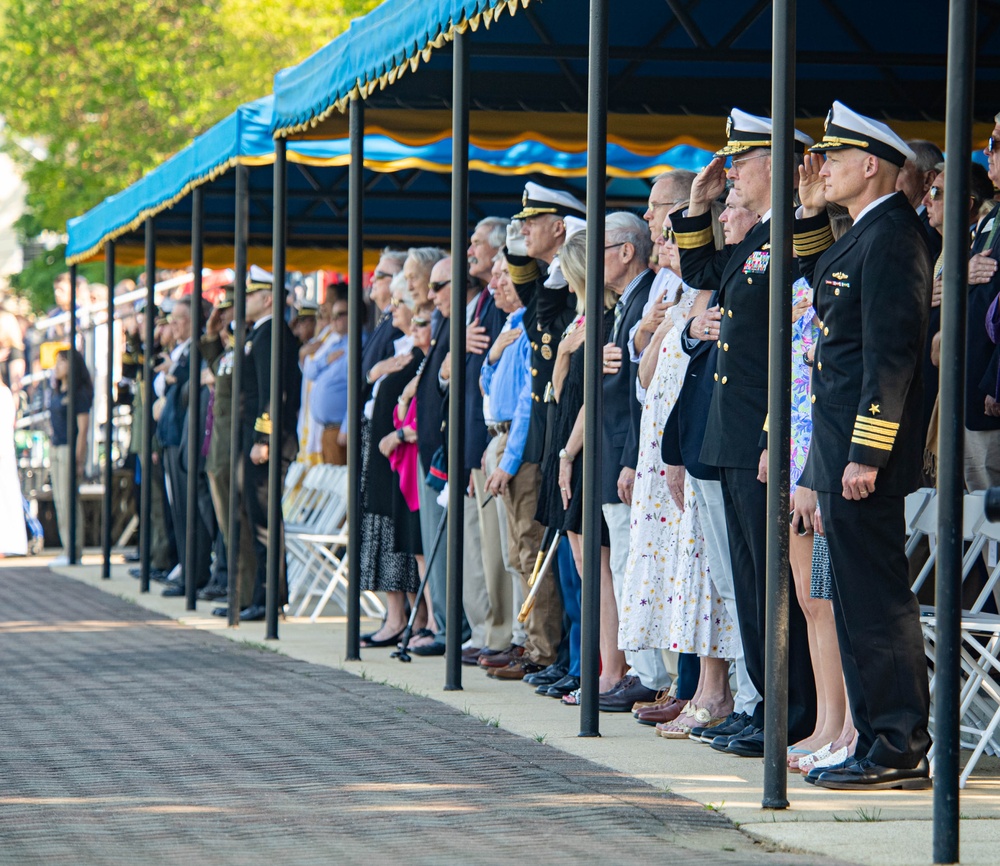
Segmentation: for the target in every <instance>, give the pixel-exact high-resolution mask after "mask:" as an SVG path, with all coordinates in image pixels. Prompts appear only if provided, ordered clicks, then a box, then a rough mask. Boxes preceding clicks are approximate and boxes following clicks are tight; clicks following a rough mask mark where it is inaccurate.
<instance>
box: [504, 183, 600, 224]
mask: <svg viewBox="0 0 1000 866" xmlns="http://www.w3.org/2000/svg"><path fill="white" fill-rule="evenodd" d="M521 208H522V209H521V212H520V213H516V214H514V216H513V217H512V219H516V220H525V219H528V218H529V217H534V216H541V215H543V214H547V213H551V214H555V215H556V216H561V217H566V216H578V217H585V216H586V215H587V206H586V205H585V204H584V203H583V202H582V201H580V199H578V198H576V197H575V196H572V195H570V194H569V193H568V192H562V191H561V190H558V189H549V188H548V187H545V186H542V185H541V184H538V183H534V182H533V181H530V180H529V181H528V182H527V183H526V184H525V185H524V195H523V196H522V197H521Z"/></svg>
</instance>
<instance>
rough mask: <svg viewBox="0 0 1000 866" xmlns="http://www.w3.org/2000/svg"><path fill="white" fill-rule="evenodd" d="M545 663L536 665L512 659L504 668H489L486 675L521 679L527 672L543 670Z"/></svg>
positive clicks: (506, 678)
mask: <svg viewBox="0 0 1000 866" xmlns="http://www.w3.org/2000/svg"><path fill="white" fill-rule="evenodd" d="M544 668H545V665H536V664H535V663H534V662H532V661H522V660H517V661H512V662H511V663H510V664H509V665H507V667H505V668H490V669H489V670H488V671H487V672H486V676H488V677H493V678H494V679H497V680H523V679H524V678H525V677H526V676H527V675H528V674H534V673H538V671H540V670H544Z"/></svg>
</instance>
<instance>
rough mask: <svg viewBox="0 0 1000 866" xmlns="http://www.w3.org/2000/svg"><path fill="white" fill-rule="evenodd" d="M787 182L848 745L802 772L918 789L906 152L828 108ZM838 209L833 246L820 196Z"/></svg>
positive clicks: (859, 120) (922, 668)
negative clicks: (902, 186)
mask: <svg viewBox="0 0 1000 866" xmlns="http://www.w3.org/2000/svg"><path fill="white" fill-rule="evenodd" d="M812 150H813V151H820V152H822V153H825V154H826V155H827V158H826V162H825V163H824V162H823V160H822V157H821V156H820V155H819V153H817V154H810V155H809V157H807V160H806V163H805V165H804V166H803V167H802V169H801V172H800V175H801V178H800V183H799V191H800V197H801V199H802V203H803V208H802V211H801V213H800V216H801V217H802V218H801V219H797V220H796V223H795V248H796V252H797V253H798V256H799V265H800V267H801V269H802V273H803V275H804V276H805V277H806V279H808V280H809V284H810V285H811V286H813V288H814V290H815V293H816V295H815V298H816V300H815V304H816V311H817V313H818V316H819V319H820V323H821V324H820V327H821V329H822V330H821V334H820V337H819V339H818V341H817V343H816V350H815V361H814V367H813V379H812V398H811V399H812V401H813V434H812V442H811V444H810V447H809V456H808V458H807V460H806V467H805V472H804V474H803V477H802V483H803V484H805V485H806V486H807V487H810V488H812V489H814V490H816V491H817V493H818V502H819V504H818V515H817V516H818V518H820V521H821V522H820V524H819V525H820V526H821V527H823V528H824V529H825V530H826V536H827V540H828V543H829V547H830V564H831V567H832V572H833V587H834V593H833V605H834V612H835V614H836V619H837V636H838V638H839V641H840V655H841V659H842V661H843V666H844V678H845V680H846V683H847V694H848V698H849V699H850V704H851V712H852V713H853V716H854V724H855V726H856V727H857V730H858V744H857V749H856V751H855V754H854V756H853V757H852V758H849V759H848V760H847V762H846V763H844V764H841V765H838V766H836V767H831V768H828V769H826V770H814V771H812V772H811V773H810V774H809V776H808V777H807V780H808V781H810V782H813V783H814V784H816V785H819V786H821V787H825V788H841V789H867V788H921V787H928V786H929V785H930V779H929V778H928V765H927V758H926V752H927V747H928V744H929V737H928V733H927V723H928V706H929V696H928V683H927V662H926V660H925V658H924V643H923V637H922V635H921V631H920V609H919V606H918V604H917V599H916V597H915V596H914V595H913V593H912V591H911V590H910V580H909V572H908V568H907V561H906V554H905V552H904V545H905V541H906V530H905V518H904V514H903V502H904V497H905V496H906V494H908V493H910V492H912V491H913V490H915V489H916V488H917V486H918V485H919V484H920V469H921V460H922V452H923V444H924V439H923V429H922V423H921V422H922V415H921V401H922V400H923V391H922V387H921V381H920V380H921V358H922V352H923V343H924V337H925V334H926V333H927V315H928V309H929V307H930V293H931V260H930V253H929V251H928V249H927V242H926V240H925V238H924V231H923V226H922V225H921V224H920V219H919V217H918V216H917V215H916V214H915V213H914V211H913V208H912V207H911V206H910V204H909V202H908V201H907V200H906V197H905V196H904V195H903V194H902V193H899V192H896V191H895V189H896V177H897V175H898V174H899V170H900V168H901V167H902V165H903V162H904V160H905V159H908V158H909V159H912V158H913V153H912V151H911V150H910V148H909V146H908V145H907V144H906V143H905V142H904V141H903V140H902V139H901V138H900V137H899V136H898V135H896V134H895V133H894V132H893V131H892V130H891V129H890V128H889V127H888V126H886V125H885V124H884V123H880V122H879V121H876V120H872V119H871V118H868V117H865V116H863V115H860V114H857V113H856V112H854V111H851V109H849V108H847V107H846V106H845V105H843V104H841V103H839V102H835V103H834V104H833V109H832V111H831V112H830V114H829V115H828V116H827V123H826V134H825V135H824V136H823V140H822V141H821V142H820V143H819V144H817V145H814V146H813V148H812ZM827 202H834V203H836V204H840V205H843V206H844V207H846V208H847V209H848V211H849V212H850V214H851V217H853V219H854V225H853V227H852V228H851V229H850V230H849V231H847V232H846V233H845V234H844V235H843V237H841V238H840V240H838V241H837V242H836V243H834V242H833V236H832V235H831V234H830V228H829V221H828V218H827V214H826V208H825V205H826V203H827Z"/></svg>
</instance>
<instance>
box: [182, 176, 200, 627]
mask: <svg viewBox="0 0 1000 866" xmlns="http://www.w3.org/2000/svg"><path fill="white" fill-rule="evenodd" d="M204 202H205V199H204V190H203V189H202V187H200V186H196V187H195V188H194V191H193V192H192V193H191V274H192V277H193V280H192V282H191V350H190V352H189V354H188V358H189V359H190V365H189V367H188V369H189V370H190V371H191V372H190V375H189V378H188V449H187V466H188V476H187V477H188V486H187V521H186V522H187V526H186V527H185V534H186V536H187V544H186V545H185V546H184V550H185V551H186V553H187V562H185V563H184V598H185V609H186V610H196V609H197V607H198V601H197V592H198V576H199V575H198V555H199V552H200V551H199V549H198V538H199V536H201V535H202V533H200V532H198V521H199V520H200V519H201V518H200V516H199V514H198V475H199V471H198V463H199V459H200V457H201V440H202V439H203V438H204V436H205V428H204V427H203V426H202V415H201V344H200V342H199V339H200V337H201V329H202V328H203V327H204V323H203V322H202V314H201V270H202V267H203V266H204V264H205V256H204V251H205V247H204V232H203V230H202V224H203V220H204V215H205V206H204ZM202 553H203V552H202Z"/></svg>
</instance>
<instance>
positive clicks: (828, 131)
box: [809, 102, 917, 168]
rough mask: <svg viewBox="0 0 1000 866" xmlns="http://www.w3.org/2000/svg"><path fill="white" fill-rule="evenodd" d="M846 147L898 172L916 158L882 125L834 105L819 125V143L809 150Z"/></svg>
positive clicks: (907, 146) (848, 109)
mask: <svg viewBox="0 0 1000 866" xmlns="http://www.w3.org/2000/svg"><path fill="white" fill-rule="evenodd" d="M848 147H855V148H857V149H859V150H863V151H864V152H865V153H870V154H871V155H872V156H877V157H878V158H879V159H885V160H888V161H889V162H891V163H892V164H893V165H897V166H899V167H900V168H902V167H903V163H904V162H906V160H908V159H916V158H917V155H916V154H915V153H914V152H913V150H912V149H911V148H910V146H909V145H908V144H907V143H906V142H905V141H903V139H901V138H900V137H899V136H898V135H896V133H895V132H893V131H892V130H891V129H890V128H889V127H888V126H886V124H884V123H882V122H881V121H879V120H874V119H872V118H871V117H865V115H863V114H858V113H857V112H856V111H854V110H852V109H850V108H848V107H847V106H846V105H844V103H843V102H834V103H833V108H831V109H830V111H829V112H828V113H827V115H826V122H825V123H824V124H823V140H822V141H821V142H819V143H818V144H814V145H812V147H810V148H809V150H810V151H819V152H822V151H826V150H844V149H845V148H848Z"/></svg>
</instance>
